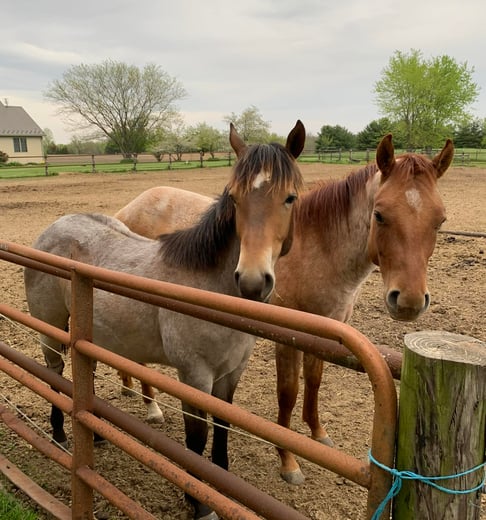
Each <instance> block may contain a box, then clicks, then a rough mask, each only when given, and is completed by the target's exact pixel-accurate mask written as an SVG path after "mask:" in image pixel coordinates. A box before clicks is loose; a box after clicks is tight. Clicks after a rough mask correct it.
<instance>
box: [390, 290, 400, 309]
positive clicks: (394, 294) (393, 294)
mask: <svg viewBox="0 0 486 520" xmlns="http://www.w3.org/2000/svg"><path fill="white" fill-rule="evenodd" d="M399 296H400V291H398V290H395V291H390V292H389V293H388V296H387V300H388V304H389V305H390V307H393V308H396V307H397V306H398V298H399Z"/></svg>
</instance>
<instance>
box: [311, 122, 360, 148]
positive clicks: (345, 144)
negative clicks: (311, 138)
mask: <svg viewBox="0 0 486 520" xmlns="http://www.w3.org/2000/svg"><path fill="white" fill-rule="evenodd" d="M355 145H356V137H355V135H354V134H353V133H352V132H350V131H349V130H348V129H347V128H344V127H343V126H340V125H336V126H330V125H324V126H323V127H322V128H321V131H320V132H319V133H318V134H317V139H316V145H315V146H316V152H322V151H324V150H326V149H329V148H343V149H345V150H351V149H352V148H354V147H355Z"/></svg>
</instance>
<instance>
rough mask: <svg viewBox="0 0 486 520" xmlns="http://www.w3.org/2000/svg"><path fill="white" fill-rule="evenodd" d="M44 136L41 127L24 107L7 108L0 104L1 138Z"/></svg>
mask: <svg viewBox="0 0 486 520" xmlns="http://www.w3.org/2000/svg"><path fill="white" fill-rule="evenodd" d="M10 135H11V136H18V137H30V136H43V135H44V132H43V131H42V129H41V128H40V126H39V125H38V124H37V123H36V122H35V121H34V120H33V119H32V118H31V117H30V116H29V114H27V112H26V111H25V110H24V109H23V108H22V107H12V106H8V105H7V106H6V105H4V104H2V102H0V136H10Z"/></svg>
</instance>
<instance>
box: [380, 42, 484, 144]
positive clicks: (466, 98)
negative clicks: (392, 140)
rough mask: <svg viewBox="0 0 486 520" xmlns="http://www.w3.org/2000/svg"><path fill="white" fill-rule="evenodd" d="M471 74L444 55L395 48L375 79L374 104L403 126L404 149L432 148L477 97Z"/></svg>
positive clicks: (461, 117) (470, 70)
mask: <svg viewBox="0 0 486 520" xmlns="http://www.w3.org/2000/svg"><path fill="white" fill-rule="evenodd" d="M473 72H474V68H472V67H471V68H469V67H468V65H467V62H464V63H457V62H456V61H455V60H454V59H453V58H451V57H449V56H446V55H444V56H438V57H434V58H431V59H429V60H426V59H424V57H423V56H422V53H421V52H420V51H419V50H415V49H412V50H411V51H410V53H409V54H407V53H403V52H400V51H395V53H394V55H393V56H392V57H391V58H390V61H389V63H388V66H387V67H385V68H384V69H383V71H382V74H381V78H380V79H379V80H378V81H377V82H376V83H375V86H374V93H375V95H376V104H377V105H378V108H379V110H380V112H381V113H382V114H383V115H385V116H387V117H388V118H389V119H390V120H391V121H392V122H394V123H400V124H401V125H403V128H404V132H405V134H404V137H405V144H406V147H407V148H409V149H413V148H417V147H422V146H425V147H428V146H438V145H439V144H440V143H441V142H442V141H443V140H444V138H445V137H448V136H449V137H450V135H451V127H452V126H453V125H455V124H457V123H458V122H460V121H462V120H464V118H465V117H467V115H468V113H467V109H468V107H469V106H470V105H471V104H472V103H473V102H474V101H475V100H476V99H477V97H478V93H479V87H478V86H477V84H476V83H474V81H473V79H472V75H473Z"/></svg>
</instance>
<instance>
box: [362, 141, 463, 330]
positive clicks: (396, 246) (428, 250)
mask: <svg viewBox="0 0 486 520" xmlns="http://www.w3.org/2000/svg"><path fill="white" fill-rule="evenodd" d="M453 158H454V146H453V144H452V141H451V140H450V139H448V140H447V141H446V144H445V146H444V148H443V149H442V150H441V151H440V152H439V153H438V154H437V155H436V156H435V157H433V158H432V159H430V158H429V157H426V156H424V155H419V154H413V153H406V154H403V155H401V156H397V157H395V153H394V148H393V143H392V135H391V134H388V135H387V136H385V137H384V138H383V139H382V141H381V142H380V144H379V146H378V149H377V152H376V162H377V165H378V168H379V169H380V172H381V179H380V186H379V187H378V190H377V192H376V195H375V199H374V208H373V213H372V219H371V228H370V234H369V239H368V254H369V256H370V259H371V261H372V262H373V263H375V264H376V265H378V266H379V267H380V271H381V275H382V277H383V282H384V287H385V289H384V290H385V293H384V298H385V303H386V307H387V309H388V312H389V313H390V315H391V317H392V318H393V319H396V320H403V321H412V320H415V319H416V318H418V316H420V315H421V314H422V313H423V312H424V311H425V310H426V309H427V308H428V306H429V304H430V294H429V291H428V288H427V264H428V261H429V258H430V256H431V255H432V253H433V251H434V248H435V243H436V239H437V232H438V230H439V228H440V226H441V224H442V223H443V222H444V220H445V209H444V205H443V203H442V200H441V197H440V195H439V192H438V190H437V179H439V178H440V177H441V176H442V175H443V174H444V173H445V171H446V170H447V169H448V168H449V166H450V164H451V162H452V160H453Z"/></svg>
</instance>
